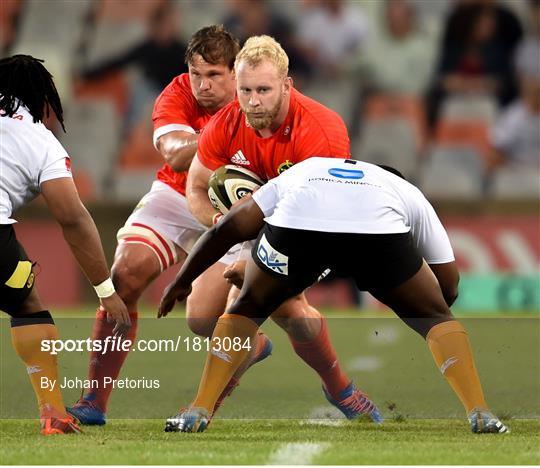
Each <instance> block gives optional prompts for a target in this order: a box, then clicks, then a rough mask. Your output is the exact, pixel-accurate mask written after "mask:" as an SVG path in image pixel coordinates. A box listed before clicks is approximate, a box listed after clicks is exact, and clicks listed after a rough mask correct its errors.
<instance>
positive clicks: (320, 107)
mask: <svg viewBox="0 0 540 468" xmlns="http://www.w3.org/2000/svg"><path fill="white" fill-rule="evenodd" d="M293 93H294V99H295V105H296V106H297V111H296V112H297V115H298V117H301V118H304V119H305V118H310V119H311V120H312V121H313V123H314V124H319V125H320V126H321V127H324V126H326V125H328V124H329V123H331V124H334V125H339V126H343V127H344V128H346V127H345V122H344V121H343V119H342V118H341V116H340V115H339V114H338V113H337V112H335V111H333V110H332V109H330V108H329V107H326V106H325V105H324V104H321V103H320V102H318V101H316V100H315V99H312V98H310V97H308V96H306V95H304V94H302V93H300V92H299V91H297V90H293Z"/></svg>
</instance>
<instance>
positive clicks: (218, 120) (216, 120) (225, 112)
mask: <svg viewBox="0 0 540 468" xmlns="http://www.w3.org/2000/svg"><path fill="white" fill-rule="evenodd" d="M244 119H245V117H244V114H243V113H242V110H241V109H240V104H239V103H238V100H237V99H235V100H234V101H232V102H229V104H227V105H226V106H225V107H223V108H222V109H220V110H219V111H217V112H216V113H215V114H214V115H213V116H212V118H211V119H210V121H209V122H208V124H207V125H206V127H205V128H204V133H211V132H214V131H221V132H225V133H226V134H227V135H232V134H233V133H234V131H235V130H234V129H235V128H237V127H238V125H239V123H241V122H243V121H244Z"/></svg>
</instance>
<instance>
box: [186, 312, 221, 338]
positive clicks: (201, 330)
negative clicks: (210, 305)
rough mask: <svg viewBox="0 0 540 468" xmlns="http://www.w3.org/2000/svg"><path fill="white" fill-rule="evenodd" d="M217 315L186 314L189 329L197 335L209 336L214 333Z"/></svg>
mask: <svg viewBox="0 0 540 468" xmlns="http://www.w3.org/2000/svg"><path fill="white" fill-rule="evenodd" d="M217 319H218V317H203V316H194V315H191V316H190V315H188V316H187V319H186V321H187V325H188V327H189V329H190V330H191V331H192V332H193V333H195V334H196V335H198V336H203V337H211V336H212V334H213V333H214V328H215V326H216V322H217Z"/></svg>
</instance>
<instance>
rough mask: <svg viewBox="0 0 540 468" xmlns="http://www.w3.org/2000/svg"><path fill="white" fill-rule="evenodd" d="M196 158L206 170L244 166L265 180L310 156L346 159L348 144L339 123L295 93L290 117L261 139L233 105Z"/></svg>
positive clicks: (214, 123)
mask: <svg viewBox="0 0 540 468" xmlns="http://www.w3.org/2000/svg"><path fill="white" fill-rule="evenodd" d="M197 155H198V158H199V160H200V161H201V163H202V164H203V165H204V166H206V167H207V168H208V169H210V170H212V171H213V170H216V169H217V168H218V167H221V166H223V165H225V164H235V165H237V166H243V167H245V168H246V169H249V170H251V171H253V172H255V173H256V174H257V175H258V176H259V177H261V178H262V179H263V180H269V179H272V178H274V177H276V176H277V175H279V174H280V173H281V172H282V171H284V170H285V169H288V168H289V167H291V166H292V165H293V164H296V163H298V162H300V161H303V160H304V159H307V158H310V157H313V156H323V157H324V156H327V157H334V158H349V157H350V155H351V154H350V141H349V136H348V133H347V128H346V127H345V123H344V122H343V120H342V119H341V117H340V116H339V115H338V114H336V113H335V112H334V111H332V110H330V109H328V108H327V107H325V106H323V105H322V104H320V103H318V102H316V101H314V100H313V99H310V98H308V97H307V96H304V95H303V94H301V93H299V92H298V91H296V90H295V89H292V91H291V100H290V106H289V112H288V114H287V117H286V118H285V121H284V122H283V123H282V124H281V126H280V127H279V128H278V129H277V131H276V132H275V133H274V134H273V135H272V136H270V137H268V138H262V137H261V136H260V135H259V134H258V133H257V132H256V131H255V130H253V128H251V127H250V126H249V125H248V124H247V121H246V118H245V116H244V114H243V113H242V110H241V109H240V105H239V103H238V101H237V100H235V101H233V102H231V103H229V104H228V105H227V106H225V107H224V108H223V109H221V110H220V111H219V112H218V113H217V114H216V115H215V116H214V118H213V119H212V120H211V121H210V122H209V123H208V125H207V126H206V128H205V129H204V132H203V133H202V135H201V137H200V138H199V143H198V148H197Z"/></svg>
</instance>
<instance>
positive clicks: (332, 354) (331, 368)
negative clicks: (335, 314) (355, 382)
mask: <svg viewBox="0 0 540 468" xmlns="http://www.w3.org/2000/svg"><path fill="white" fill-rule="evenodd" d="M291 343H292V345H293V348H294V350H295V351H296V354H298V356H300V357H301V358H302V360H303V361H304V362H305V363H306V364H307V365H309V366H310V367H311V368H312V369H314V370H315V371H316V372H317V374H319V376H320V377H321V379H322V381H323V382H324V386H325V387H326V390H327V391H328V392H329V393H330V395H332V397H333V398H336V399H338V397H339V394H340V392H341V391H342V390H343V389H344V388H345V387H347V385H349V383H350V382H351V380H350V379H349V378H348V377H347V375H346V374H345V373H344V372H343V371H342V370H341V366H340V365H339V361H338V357H337V354H336V351H335V350H334V347H333V346H332V343H331V341H330V336H329V334H328V325H327V324H326V319H325V318H324V317H321V332H320V333H319V336H317V338H315V339H314V340H312V341H308V342H299V341H295V340H293V339H291Z"/></svg>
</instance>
